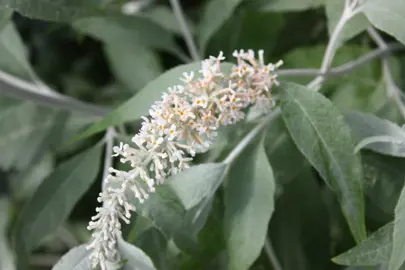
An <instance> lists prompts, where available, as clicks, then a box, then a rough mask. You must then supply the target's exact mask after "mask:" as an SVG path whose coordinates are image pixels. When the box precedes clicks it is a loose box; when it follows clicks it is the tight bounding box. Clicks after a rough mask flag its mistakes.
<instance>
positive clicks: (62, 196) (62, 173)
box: [15, 145, 101, 268]
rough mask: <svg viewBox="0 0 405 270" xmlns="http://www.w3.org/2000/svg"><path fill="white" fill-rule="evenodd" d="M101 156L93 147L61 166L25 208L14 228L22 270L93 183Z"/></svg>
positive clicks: (41, 186) (96, 147)
mask: <svg viewBox="0 0 405 270" xmlns="http://www.w3.org/2000/svg"><path fill="white" fill-rule="evenodd" d="M100 154H101V147H100V145H96V146H94V147H93V148H91V149H90V150H87V151H86V152H84V153H82V154H80V155H77V156H76V157H74V158H72V159H71V160H68V161H66V162H65V163H62V164H61V165H60V166H58V167H57V168H56V169H55V171H54V172H53V173H52V174H51V175H50V176H49V177H47V178H46V179H45V180H44V182H43V183H42V184H41V185H40V186H39V187H38V189H37V190H36V192H35V193H34V195H33V196H32V197H31V198H30V201H29V202H28V203H27V204H26V205H25V207H24V209H23V210H22V212H21V215H20V217H19V220H18V222H17V224H16V227H15V245H16V248H17V250H19V260H18V264H19V265H20V266H21V268H25V267H26V264H27V262H26V259H27V257H28V255H29V253H30V252H31V250H32V249H34V248H35V247H36V246H37V245H38V244H39V242H40V241H41V240H42V239H43V238H44V237H45V236H47V235H49V233H51V232H53V231H54V230H56V229H57V228H58V227H59V226H60V225H61V223H62V222H63V221H64V220H65V219H66V218H67V217H68V215H69V213H70V211H71V210H72V209H73V207H74V206H75V204H76V203H77V201H78V200H79V199H80V197H81V196H82V195H83V194H84V193H85V192H86V190H87V189H88V188H89V187H90V185H91V184H92V182H93V181H94V180H95V177H96V176H97V172H98V168H99V166H100V158H99V157H100ZM95 157H96V158H95Z"/></svg>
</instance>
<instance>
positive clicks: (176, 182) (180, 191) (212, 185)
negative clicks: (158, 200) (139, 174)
mask: <svg viewBox="0 0 405 270" xmlns="http://www.w3.org/2000/svg"><path fill="white" fill-rule="evenodd" d="M226 169H227V165H225V164H219V163H207V164H201V165H197V166H193V167H191V168H189V169H187V170H185V171H183V172H181V173H179V174H175V175H173V176H171V177H170V178H169V179H168V183H169V185H170V186H171V187H172V188H173V190H174V192H175V193H176V194H177V196H178V197H179V199H180V200H181V202H182V203H183V205H184V207H185V208H186V209H187V210H189V209H190V208H192V207H194V206H196V205H197V204H198V203H199V202H200V201H202V200H203V199H206V198H210V197H212V196H213V194H214V193H215V191H216V190H217V189H218V187H219V186H220V185H221V183H222V181H223V179H224V177H225V174H226Z"/></svg>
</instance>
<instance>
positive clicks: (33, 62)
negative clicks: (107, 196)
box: [0, 0, 405, 270]
mask: <svg viewBox="0 0 405 270" xmlns="http://www.w3.org/2000/svg"><path fill="white" fill-rule="evenodd" d="M175 2H178V4H179V5H180V7H181V9H180V13H183V14H179V13H178V12H179V11H178V10H175V9H173V8H172V6H171V5H173V3H175ZM352 4H356V5H353V9H352V11H353V10H354V11H355V13H354V14H353V13H352V14H349V13H350V12H349V13H347V11H348V10H345V8H350V7H351V5H352ZM131 9H132V11H131ZM124 11H125V12H124ZM342 14H345V16H347V17H344V18H343V20H342ZM349 15H351V16H349ZM404 16H405V2H404V1H403V0H364V1H355V0H246V1H243V0H207V1H186V0H171V1H148V0H146V1H143V0H142V1H141V0H140V1H129V0H128V1H127V0H125V1H121V0H102V1H96V0H90V1H81V0H35V1H32V0H0V150H1V155H0V269H1V270H2V269H6V270H15V269H22V270H24V269H33V270H45V269H51V268H52V269H55V270H65V269H66V270H71V269H77V270H91V269H92V268H91V265H90V261H89V258H88V255H89V251H88V250H87V249H86V246H87V245H88V243H89V241H90V237H91V232H89V231H88V230H87V224H88V221H89V220H90V217H91V216H92V215H94V212H95V211H94V208H95V207H98V206H99V205H98V202H97V201H96V197H97V194H99V192H100V190H101V186H102V184H101V181H102V180H104V179H102V177H103V176H105V174H107V173H108V167H114V168H116V167H118V168H120V169H123V170H126V169H127V167H128V166H127V165H128V164H121V163H120V160H119V158H117V159H113V158H111V157H110V156H111V155H112V154H114V153H113V152H111V150H112V149H111V144H113V145H119V143H120V142H121V141H122V142H124V143H128V144H130V145H131V146H132V147H135V148H136V147H137V146H135V145H134V144H133V143H132V141H131V138H132V137H133V135H134V134H136V133H137V132H138V130H139V128H140V127H141V125H140V119H141V117H142V116H147V115H148V112H149V108H150V106H151V105H152V104H154V102H156V101H159V100H161V96H162V94H163V93H164V92H166V91H167V90H168V87H172V86H174V85H178V84H180V83H181V81H180V80H179V78H180V77H182V76H183V73H184V72H187V73H189V72H191V71H193V72H194V74H195V76H198V75H199V74H198V73H199V70H200V68H201V63H200V62H198V63H197V62H195V60H197V59H194V58H196V57H194V56H193V55H192V54H191V53H190V51H191V50H190V41H191V42H192V43H195V44H196V47H197V52H198V53H199V54H200V55H199V57H200V58H201V59H205V58H208V57H209V56H210V55H215V56H216V55H218V54H219V52H220V51H223V53H224V56H225V57H226V61H227V62H224V64H222V66H221V69H222V70H224V71H225V73H229V72H231V69H232V66H233V64H231V62H236V60H235V59H234V58H233V57H232V53H233V51H234V50H239V49H244V50H245V51H246V50H247V49H253V50H255V51H257V50H260V49H264V52H265V55H264V61H265V62H266V63H267V62H269V61H271V62H273V63H276V62H277V61H278V60H279V59H282V60H283V61H284V64H283V66H282V67H281V69H282V70H281V71H279V74H278V75H279V79H280V80H279V81H280V86H279V87H276V86H275V87H273V88H272V92H271V95H272V96H273V97H274V101H275V108H274V109H273V110H272V112H270V114H269V115H267V116H263V117H261V116H258V113H257V112H256V111H255V110H254V109H252V108H249V107H248V108H247V109H246V111H244V113H246V117H245V120H243V121H241V122H240V123H239V124H236V125H229V126H226V127H221V128H220V129H218V130H216V131H217V132H218V136H217V138H216V139H215V140H214V141H213V142H212V146H211V148H210V149H209V151H208V152H207V153H204V154H200V153H197V155H196V156H195V157H193V163H192V164H191V167H190V168H189V169H186V170H184V171H182V172H180V173H177V174H174V175H170V176H169V177H168V178H167V179H166V182H165V183H163V184H160V185H158V186H156V192H155V193H151V194H150V196H149V198H148V199H147V200H145V202H144V203H139V201H138V200H136V198H133V196H132V195H130V194H127V195H128V198H129V199H130V201H131V202H132V203H133V205H134V206H135V207H136V210H135V212H134V213H133V215H132V216H131V218H130V224H124V223H122V224H121V226H122V232H123V233H122V237H118V238H117V249H118V251H119V253H120V255H121V257H120V262H121V263H122V265H120V267H121V268H122V269H125V270H126V269H128V270H129V269H146V270H153V269H162V270H171V269H179V270H190V269H193V270H206V269H218V270H222V269H229V270H248V269H250V270H259V269H260V270H263V269H275V270H276V269H280V268H281V269H283V270H324V269H331V270H332V269H333V270H340V269H346V270H366V269H367V270H371V269H373V270H381V269H383V268H384V269H388V270H398V269H405V268H404V267H405V264H404V261H405V255H404V254H405V248H404V247H405V229H404V228H405V226H404V215H405V214H404V204H405V195H404V194H405V187H404V183H405V159H404V157H405V150H404V149H405V148H404V145H405V131H404V130H405V129H404V127H403V123H404V122H405V99H404V92H403V89H404V88H405V81H404V79H403V76H402V75H403V74H404V72H405V61H404V57H403V55H402V54H401V52H398V51H399V50H403V49H404V48H405V47H403V46H402V45H400V44H401V43H402V44H405V19H404V18H405V17H404ZM339 21H340V22H341V23H344V24H341V25H339V27H337V26H338V22H339ZM184 23H185V24H186V26H187V27H184V26H185V25H184ZM371 27H374V28H376V29H377V31H376V33H377V34H375V33H374V34H372V35H371V34H370V33H371V32H370V31H367V30H370V28H371ZM378 31H381V32H378ZM376 36H377V37H376ZM331 37H333V39H331ZM397 41H399V42H400V43H396V42H397ZM385 43H386V44H385ZM394 43H395V44H394ZM401 46H402V47H401ZM376 47H379V49H383V48H385V50H387V51H388V52H385V53H384V54H382V53H376ZM397 52H398V53H397ZM190 56H193V57H190ZM365 56H366V57H365ZM191 58H193V61H194V62H193V61H192V60H191ZM358 59H361V61H357V60H358ZM325 63H326V67H325ZM321 66H323V67H324V70H325V71H326V75H325V77H324V78H320V77H318V79H315V78H316V77H317V76H320V73H319V68H320V67H321ZM314 79H315V80H314ZM318 81H321V82H319V84H317V83H318ZM305 85H307V86H305ZM224 90H225V91H227V90H226V89H224ZM37 102H39V104H38V103H37ZM177 128H178V129H179V128H180V127H177ZM107 130H108V131H107ZM106 131H107V132H106ZM102 132H106V134H105V135H104V137H103V138H101V137H102V136H103V134H101V133H102ZM180 132H182V131H180ZM201 136H204V134H201ZM194 139H195V140H199V139H200V138H198V136H197V137H196V138H194ZM134 154H136V153H134ZM102 161H104V162H102ZM167 161H168V159H167ZM168 162H169V161H168ZM154 166H156V164H155V165H154ZM146 169H148V170H149V169H151V170H153V168H146ZM101 172H103V173H101ZM152 177H154V176H152ZM95 180H96V181H95ZM108 187H113V188H114V187H115V186H114V183H111V182H110V184H109V185H108ZM366 225H367V226H366ZM366 232H372V233H370V234H369V236H368V237H367V234H366ZM353 238H354V240H355V241H353ZM355 242H356V243H355ZM345 250H346V251H345ZM63 254H65V255H63ZM338 254H340V255H338ZM56 256H59V257H60V258H61V259H60V260H59V261H58V262H57V263H56V264H55V263H53V262H52V264H53V265H51V264H49V265H44V267H41V266H40V265H39V264H41V263H43V262H42V261H41V259H42V258H48V257H50V258H53V257H56ZM39 262H40V263H39ZM278 264H279V265H280V266H278ZM108 270H109V269H108Z"/></svg>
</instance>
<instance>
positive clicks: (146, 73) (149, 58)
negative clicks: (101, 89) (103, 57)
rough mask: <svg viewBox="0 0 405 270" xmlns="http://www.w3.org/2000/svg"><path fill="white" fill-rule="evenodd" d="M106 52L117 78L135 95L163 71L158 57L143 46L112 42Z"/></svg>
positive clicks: (107, 46) (106, 47) (107, 45)
mask: <svg viewBox="0 0 405 270" xmlns="http://www.w3.org/2000/svg"><path fill="white" fill-rule="evenodd" d="M105 52H106V54H107V58H108V60H109V62H110V65H111V68H112V71H113V72H114V74H115V76H116V77H117V78H118V80H119V81H121V82H122V83H123V84H125V85H126V86H127V87H128V89H130V90H132V91H133V92H134V93H135V92H136V91H138V90H140V89H142V88H143V87H144V86H145V85H146V84H147V83H148V82H150V81H152V80H154V79H155V78H156V77H158V76H159V75H160V74H161V73H162V71H163V70H162V67H161V65H160V63H159V60H158V58H157V55H156V54H155V53H154V52H153V51H152V50H150V49H147V48H144V47H143V46H139V45H138V46H136V45H135V44H132V43H131V44H127V43H124V42H122V41H120V42H119V43H118V42H110V43H108V44H106V46H105Z"/></svg>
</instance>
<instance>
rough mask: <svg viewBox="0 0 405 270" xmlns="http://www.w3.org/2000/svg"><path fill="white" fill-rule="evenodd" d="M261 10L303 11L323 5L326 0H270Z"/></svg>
mask: <svg viewBox="0 0 405 270" xmlns="http://www.w3.org/2000/svg"><path fill="white" fill-rule="evenodd" d="M262 2H266V4H264V5H263V6H262V7H261V8H260V10H263V11H301V10H306V9H310V8H317V7H319V6H321V5H322V4H323V3H324V2H325V0H298V1H297V0H270V1H267V0H266V1H262Z"/></svg>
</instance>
